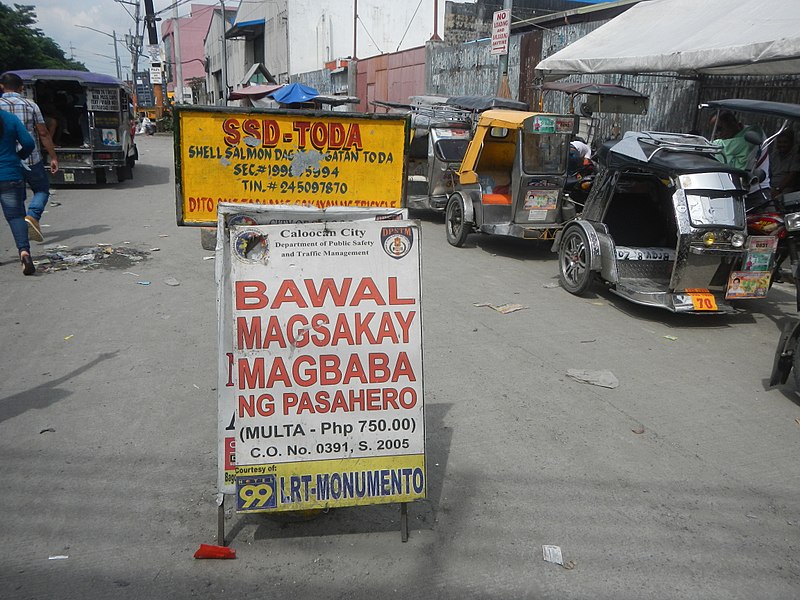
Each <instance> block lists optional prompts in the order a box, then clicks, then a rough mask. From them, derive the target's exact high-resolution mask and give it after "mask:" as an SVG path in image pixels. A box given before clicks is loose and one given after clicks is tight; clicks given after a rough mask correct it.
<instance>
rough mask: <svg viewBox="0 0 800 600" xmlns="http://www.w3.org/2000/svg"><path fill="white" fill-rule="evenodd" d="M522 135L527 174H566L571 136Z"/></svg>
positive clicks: (523, 157) (523, 161) (524, 167)
mask: <svg viewBox="0 0 800 600" xmlns="http://www.w3.org/2000/svg"><path fill="white" fill-rule="evenodd" d="M521 133H522V169H523V170H524V171H525V173H530V174H539V173H549V174H557V173H564V172H565V171H566V169H567V157H568V155H569V153H568V150H569V148H568V146H569V136H566V135H564V134H563V133H530V132H527V131H523V132H521Z"/></svg>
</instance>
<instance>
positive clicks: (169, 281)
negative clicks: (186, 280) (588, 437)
mask: <svg viewBox="0 0 800 600" xmlns="http://www.w3.org/2000/svg"><path fill="white" fill-rule="evenodd" d="M164 283H166V284H167V285H171V286H173V287H175V286H177V285H180V284H181V282H180V281H178V280H177V279H175V278H174V277H167V278H166V279H165V280H164Z"/></svg>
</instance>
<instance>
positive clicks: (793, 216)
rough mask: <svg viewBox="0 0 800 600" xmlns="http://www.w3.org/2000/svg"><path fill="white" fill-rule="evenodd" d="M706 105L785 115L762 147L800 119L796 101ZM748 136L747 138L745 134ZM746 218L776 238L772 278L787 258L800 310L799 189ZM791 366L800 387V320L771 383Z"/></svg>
mask: <svg viewBox="0 0 800 600" xmlns="http://www.w3.org/2000/svg"><path fill="white" fill-rule="evenodd" d="M705 106H709V107H711V108H717V109H718V110H719V109H726V110H733V111H737V112H750V113H755V114H759V115H765V116H770V117H779V118H781V119H783V123H782V125H781V127H780V128H779V129H778V131H777V132H776V133H775V134H773V135H771V136H770V137H769V138H767V139H766V140H765V141H763V142H762V143H761V144H760V146H761V150H762V151H766V149H767V148H768V147H769V144H770V143H771V142H772V141H773V140H775V138H776V137H777V136H778V135H779V134H780V133H781V132H782V131H784V130H785V129H787V127H788V124H789V120H790V119H791V120H800V105H797V104H786V103H782V102H768V101H761V100H717V101H715V102H709V103H708V104H707V105H705ZM745 138H746V139H747V136H746V135H745ZM748 141H750V140H748ZM747 221H748V229H749V232H750V233H751V235H752V234H756V235H767V236H772V237H773V238H777V249H776V257H775V262H774V266H773V279H774V278H775V277H777V276H779V275H780V272H781V271H780V268H781V263H783V262H784V261H785V260H786V259H787V258H788V259H789V263H790V265H791V266H790V271H791V276H792V279H793V281H794V286H795V306H796V309H797V311H798V312H800V258H798V248H800V192H792V193H784V194H780V195H778V196H776V197H775V198H772V199H768V198H764V199H763V200H762V201H761V202H760V203H757V204H756V206H755V207H754V208H753V209H752V210H751V211H750V214H749V215H748V217H747ZM792 370H794V381H795V386H796V388H797V389H798V390H800V320H794V322H789V323H788V324H787V325H786V326H785V327H784V329H783V331H782V332H781V336H780V339H779V340H778V347H777V348H776V349H775V357H774V359H773V363H772V373H771V374H770V379H769V385H770V386H776V385H778V384H784V383H786V381H787V380H788V379H789V375H790V373H791V372H792Z"/></svg>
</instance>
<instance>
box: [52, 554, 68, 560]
mask: <svg viewBox="0 0 800 600" xmlns="http://www.w3.org/2000/svg"><path fill="white" fill-rule="evenodd" d="M68 558H69V556H68V555H66V554H53V555H52V556H48V557H47V560H67V559H68Z"/></svg>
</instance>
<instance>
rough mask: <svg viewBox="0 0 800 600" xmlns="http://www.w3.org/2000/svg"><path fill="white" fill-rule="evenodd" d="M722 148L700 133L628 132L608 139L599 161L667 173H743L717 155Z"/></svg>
mask: <svg viewBox="0 0 800 600" xmlns="http://www.w3.org/2000/svg"><path fill="white" fill-rule="evenodd" d="M717 152H719V147H718V146H715V145H714V144H712V143H711V142H709V141H708V140H707V139H706V138H704V137H701V136H698V135H689V134H681V133H658V132H652V131H642V132H640V131H629V132H627V133H626V134H625V136H624V137H623V138H622V139H621V140H612V141H609V142H606V143H605V144H603V145H602V146H600V148H599V149H598V151H597V160H598V161H599V162H600V164H601V165H603V166H605V167H606V168H610V169H637V168H638V169H642V168H644V169H647V170H650V171H655V172H657V173H661V174H665V175H675V174H680V173H708V172H725V173H735V174H737V175H744V174H745V173H744V172H743V171H740V170H738V169H734V168H733V167H729V166H728V165H726V164H725V163H723V162H721V161H719V160H717V159H716V158H714V156H715V155H716V154H717Z"/></svg>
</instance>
